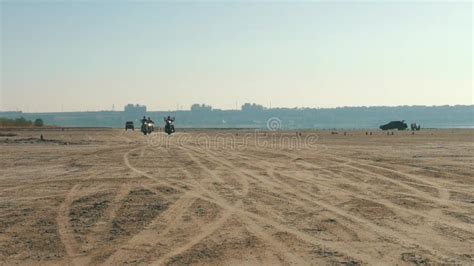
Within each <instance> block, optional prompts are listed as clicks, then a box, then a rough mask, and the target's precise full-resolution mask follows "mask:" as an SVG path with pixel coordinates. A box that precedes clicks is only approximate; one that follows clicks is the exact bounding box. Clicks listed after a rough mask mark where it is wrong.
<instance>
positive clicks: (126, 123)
mask: <svg viewBox="0 0 474 266" xmlns="http://www.w3.org/2000/svg"><path fill="white" fill-rule="evenodd" d="M129 129H131V130H135V126H134V125H133V121H127V122H125V130H129Z"/></svg>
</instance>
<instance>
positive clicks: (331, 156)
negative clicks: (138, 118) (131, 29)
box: [0, 129, 474, 265]
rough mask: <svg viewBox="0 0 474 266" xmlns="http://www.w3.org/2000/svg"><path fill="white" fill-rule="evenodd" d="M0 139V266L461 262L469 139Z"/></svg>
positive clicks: (81, 135) (473, 179)
mask: <svg viewBox="0 0 474 266" xmlns="http://www.w3.org/2000/svg"><path fill="white" fill-rule="evenodd" d="M0 133H1V134H0V264H15V263H20V264H70V265H73V264H76V265H83V264H108V265H117V264H124V263H130V264H172V265H183V264H220V265H242V264H253V265H255V264H266V265H280V264H283V265H289V264H303V265H308V264H318V265H319V264H378V265H380V264H398V265H405V264H433V263H449V264H452V263H457V264H464V265H469V264H471V265H472V264H474V175H473V173H474V164H473V157H474V141H473V140H474V130H425V131H421V132H416V133H415V135H412V133H411V132H395V134H394V135H389V136H387V135H386V133H382V132H381V131H374V133H373V135H370V134H368V135H366V132H365V131H363V132H361V131H359V132H349V131H348V132H347V133H346V135H344V133H343V132H342V131H339V132H338V134H333V133H331V132H330V131H320V132H303V133H302V134H301V136H297V135H296V133H295V132H286V133H258V134H257V133H252V132H247V133H246V132H242V131H222V132H217V131H215V132H211V131H209V132H203V131H200V132H184V133H183V132H180V133H177V134H175V135H172V136H170V137H168V136H166V135H164V134H162V133H156V134H154V135H152V136H148V137H145V136H143V135H141V134H140V133H139V132H131V131H129V132H124V131H123V130H106V129H102V130H98V129H97V130H94V129H82V130H78V129H76V130H65V131H60V130H46V131H32V130H24V131H18V130H17V131H5V130H3V131H2V130H0ZM41 134H42V135H43V136H44V138H45V140H44V141H41V140H39V137H40V135H41Z"/></svg>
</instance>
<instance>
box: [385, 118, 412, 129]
mask: <svg viewBox="0 0 474 266" xmlns="http://www.w3.org/2000/svg"><path fill="white" fill-rule="evenodd" d="M407 128H408V125H407V124H406V123H405V120H402V121H391V122H390V123H388V124H385V125H381V126H380V129H382V130H391V129H398V130H405V129H407Z"/></svg>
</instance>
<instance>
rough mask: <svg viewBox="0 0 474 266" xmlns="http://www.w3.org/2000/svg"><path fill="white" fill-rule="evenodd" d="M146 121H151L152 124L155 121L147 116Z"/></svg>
mask: <svg viewBox="0 0 474 266" xmlns="http://www.w3.org/2000/svg"><path fill="white" fill-rule="evenodd" d="M146 121H147V122H148V123H153V124H154V123H155V122H154V121H153V120H151V118H150V117H148V118H147V120H146Z"/></svg>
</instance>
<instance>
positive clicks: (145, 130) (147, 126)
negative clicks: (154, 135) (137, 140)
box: [142, 122, 155, 135]
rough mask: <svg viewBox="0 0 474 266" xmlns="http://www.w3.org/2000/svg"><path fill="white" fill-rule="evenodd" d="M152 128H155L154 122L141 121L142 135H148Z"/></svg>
mask: <svg viewBox="0 0 474 266" xmlns="http://www.w3.org/2000/svg"><path fill="white" fill-rule="evenodd" d="M154 130H155V124H153V123H152V122H144V123H142V133H143V135H149V134H151V132H153V131H154Z"/></svg>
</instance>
